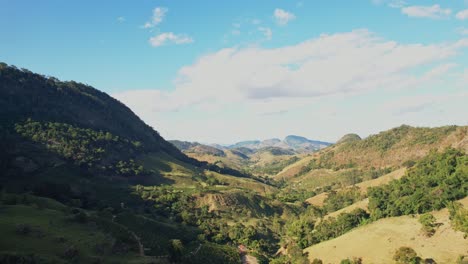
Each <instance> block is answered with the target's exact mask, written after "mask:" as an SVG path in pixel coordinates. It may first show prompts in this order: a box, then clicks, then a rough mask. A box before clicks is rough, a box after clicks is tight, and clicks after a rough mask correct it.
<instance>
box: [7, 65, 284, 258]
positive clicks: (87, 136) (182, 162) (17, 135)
mask: <svg viewBox="0 0 468 264" xmlns="http://www.w3.org/2000/svg"><path fill="white" fill-rule="evenodd" d="M0 110H1V115H0V148H1V149H2V151H1V153H0V171H1V173H0V211H2V212H6V214H7V216H5V217H2V219H1V221H0V222H1V225H0V226H1V227H0V232H1V233H2V237H1V238H0V262H1V263H70V262H73V263H102V262H104V263H109V262H111V263H129V262H133V263H151V262H153V261H154V259H155V258H156V259H158V260H157V261H158V262H160V263H172V262H174V261H177V262H180V261H183V262H184V263H238V262H239V261H240V256H239V253H238V252H237V250H236V249H235V248H234V247H232V246H230V245H228V243H226V242H223V241H218V243H216V242H214V240H213V239H211V236H209V237H208V238H203V239H201V240H199V239H198V237H199V236H200V235H202V234H204V231H203V230H202V229H201V228H200V225H201V223H204V225H205V224H206V223H208V222H210V223H213V219H214V217H215V215H214V213H210V212H206V211H203V210H202V209H201V208H200V207H199V206H198V205H199V204H201V202H200V201H201V200H202V197H204V196H205V195H206V193H207V192H216V193H218V196H220V197H225V196H226V197H230V196H232V194H224V190H226V189H229V191H230V192H231V193H232V192H236V193H237V194H236V197H237V198H236V199H239V200H242V201H245V202H248V201H250V200H251V199H254V195H255V193H257V192H260V191H261V192H262V193H265V194H266V193H270V192H272V191H273V189H275V187H273V186H271V185H266V184H264V183H262V182H261V181H259V180H257V179H255V178H252V177H251V176H250V175H247V174H242V173H240V172H238V171H236V170H233V169H231V168H229V167H218V166H216V165H213V164H208V163H206V162H200V161H197V160H195V159H192V158H190V157H188V156H186V155H185V154H183V153H182V152H181V151H179V150H178V149H177V148H176V147H175V146H174V145H173V144H171V143H169V142H167V141H166V140H164V139H163V138H162V137H161V136H160V135H159V134H158V133H157V132H156V131H155V130H154V129H153V128H151V127H150V126H148V125H146V124H145V123H144V122H143V121H142V120H141V119H140V118H138V117H137V116H136V115H135V114H134V113H133V112H132V111H131V110H130V109H129V108H128V107H126V106H125V105H124V104H122V103H120V102H119V101H117V100H115V99H113V98H112V97H110V96H109V95H107V94H105V93H103V92H100V91H98V90H96V89H94V88H93V87H90V86H88V85H85V84H81V83H77V82H74V81H70V82H62V81H59V80H57V79H55V78H53V77H46V76H43V75H39V74H35V73H32V72H30V71H28V70H26V69H18V68H16V67H14V66H8V65H6V64H4V63H1V64H0ZM182 145H183V144H182ZM197 147H199V146H195V149H196V148H197ZM200 151H201V150H200ZM216 153H217V152H216V151H215V152H214V154H216ZM187 190H189V192H188V191H187ZM226 199H227V198H226ZM255 199H256V201H258V202H259V201H262V204H268V206H270V204H271V202H269V201H268V200H266V198H264V197H263V196H262V197H260V196H255ZM177 201H178V202H177ZM175 205H177V206H175ZM272 206H273V205H272ZM244 207H245V205H244V204H236V205H232V206H231V208H233V209H235V210H239V211H240V210H242V209H243V208H244ZM268 208H274V209H272V210H274V211H279V210H280V207H279V206H278V205H275V206H274V207H268ZM254 209H255V210H258V212H256V213H258V214H259V217H264V216H265V215H266V214H267V212H266V211H265V210H264V209H261V208H259V207H255V208H252V210H254ZM260 210H263V211H260ZM202 211H203V214H202ZM225 214H226V215H230V214H231V213H230V212H227V213H225ZM236 214H237V215H239V213H236ZM224 218H225V217H223V218H222V219H224ZM197 221H198V222H197ZM218 221H222V220H218ZM217 224H218V223H217ZM219 224H220V223H219ZM203 236H204V237H205V235H203ZM176 249H177V251H174V250H176ZM191 252H197V253H196V254H192V253H191ZM189 256H190V258H189Z"/></svg>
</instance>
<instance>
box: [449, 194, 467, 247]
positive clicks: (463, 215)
mask: <svg viewBox="0 0 468 264" xmlns="http://www.w3.org/2000/svg"><path fill="white" fill-rule="evenodd" d="M447 208H448V209H449V213H450V221H451V222H452V226H453V228H454V229H455V230H459V231H462V232H464V233H465V238H466V237H468V209H465V208H463V206H462V205H461V204H459V203H456V202H450V203H449V204H448V206H447Z"/></svg>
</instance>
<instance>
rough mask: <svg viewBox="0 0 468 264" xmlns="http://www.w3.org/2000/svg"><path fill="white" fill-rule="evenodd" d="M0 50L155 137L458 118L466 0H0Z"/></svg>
mask: <svg viewBox="0 0 468 264" xmlns="http://www.w3.org/2000/svg"><path fill="white" fill-rule="evenodd" d="M0 61H2V62H5V63H8V64H11V65H16V66H17V67H19V68H27V69H29V70H31V71H34V72H38V73H41V74H45V75H48V76H54V77H57V78H59V79H61V80H75V81H78V82H82V83H86V84H89V85H92V86H93V87H95V88H97V89H99V90H101V91H104V92H106V93H108V94H110V95H111V96H113V97H114V98H116V99H118V100H120V101H122V102H123V103H125V104H126V105H127V106H129V107H130V108H131V109H132V110H133V111H134V112H135V113H136V114H137V115H138V116H140V118H141V119H142V120H144V121H145V122H146V123H148V124H149V125H151V126H152V127H154V128H155V129H156V130H157V131H158V132H159V133H160V134H161V135H162V136H163V137H165V138H166V139H180V140H187V141H198V142H203V143H221V144H230V143H234V142H238V141H242V140H251V139H268V138H283V137H285V136H286V135H290V134H294V135H301V136H305V137H307V138H310V139H316V140H323V141H330V142H335V141H337V140H338V139H339V138H340V137H341V136H343V135H345V134H347V133H357V134H359V135H360V136H361V137H366V136H368V135H370V134H375V133H378V132H380V131H383V130H387V129H390V128H392V127H396V126H399V125H402V124H408V125H412V126H431V127H432V126H442V125H467V124H468V0H445V1H442V0H439V1H425V0H418V1H416V0H353V1H342V0H323V1H320V0H277V1H273V0H272V1H265V0H261V1H247V0H239V1H215V0H210V1H208V0H199V1H182V0H166V1H165V0H134V1H130V0H121V1H119V0H113V1H110V0H109V1H105V0H101V1H90V0H81V1H63V0H41V1H33V0H28V1H26V0H0Z"/></svg>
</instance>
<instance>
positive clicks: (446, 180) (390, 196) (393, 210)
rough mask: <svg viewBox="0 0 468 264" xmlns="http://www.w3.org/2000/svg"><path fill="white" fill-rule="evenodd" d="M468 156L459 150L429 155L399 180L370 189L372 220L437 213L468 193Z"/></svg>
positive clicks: (448, 150)
mask: <svg viewBox="0 0 468 264" xmlns="http://www.w3.org/2000/svg"><path fill="white" fill-rule="evenodd" d="M467 183H468V156H467V155H465V154H464V153H463V152H461V151H460V150H456V149H447V150H445V151H444V152H442V153H437V152H432V153H430V154H429V155H428V156H427V157H425V158H424V159H422V160H421V161H420V162H418V163H417V164H416V165H415V166H414V167H413V168H412V169H411V170H409V171H408V173H407V175H406V176H405V177H403V178H401V179H400V180H395V181H392V182H390V184H388V185H384V186H382V187H374V188H370V190H369V191H368V195H369V209H370V210H371V215H372V218H373V219H378V218H381V217H388V216H399V215H407V214H420V213H426V212H429V211H432V210H439V209H441V208H444V207H445V205H446V204H447V203H448V202H450V201H454V200H457V199H461V198H463V197H465V196H467V194H468V185H467Z"/></svg>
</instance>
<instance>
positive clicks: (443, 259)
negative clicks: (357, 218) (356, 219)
mask: <svg viewBox="0 0 468 264" xmlns="http://www.w3.org/2000/svg"><path fill="white" fill-rule="evenodd" d="M461 203H462V204H463V205H464V206H465V208H466V207H468V197H467V198H465V199H463V200H461ZM433 215H434V216H435V217H436V219H437V223H439V224H441V226H439V227H438V228H437V231H436V233H435V234H434V235H433V236H432V237H426V236H424V235H423V234H422V232H421V224H420V223H419V222H418V217H417V216H415V217H413V216H401V217H392V218H386V219H380V220H378V221H376V222H374V223H371V224H369V225H365V226H361V227H358V228H356V229H354V230H352V231H351V232H349V233H346V234H344V235H343V236H340V237H338V238H335V239H332V240H329V241H326V242H322V243H320V244H317V245H314V246H311V247H309V248H306V249H305V250H304V252H307V253H308V254H309V259H310V260H313V259H314V258H319V259H321V260H323V263H339V262H340V261H341V260H342V259H346V258H348V257H350V258H352V257H362V260H363V263H366V264H371V263H375V264H380V263H393V260H392V257H393V254H394V253H395V251H396V250H397V249H398V248H399V247H402V246H407V247H411V248H413V249H414V250H415V251H416V252H417V253H418V256H420V257H422V258H423V259H424V258H432V259H434V260H435V261H436V262H437V263H438V264H444V263H446V264H452V263H455V261H456V259H457V257H458V256H460V255H468V239H465V238H464V237H463V236H464V235H463V233H462V232H459V231H454V230H453V229H452V228H451V225H450V221H449V214H448V211H447V209H443V210H440V211H436V212H433Z"/></svg>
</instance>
